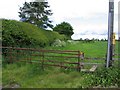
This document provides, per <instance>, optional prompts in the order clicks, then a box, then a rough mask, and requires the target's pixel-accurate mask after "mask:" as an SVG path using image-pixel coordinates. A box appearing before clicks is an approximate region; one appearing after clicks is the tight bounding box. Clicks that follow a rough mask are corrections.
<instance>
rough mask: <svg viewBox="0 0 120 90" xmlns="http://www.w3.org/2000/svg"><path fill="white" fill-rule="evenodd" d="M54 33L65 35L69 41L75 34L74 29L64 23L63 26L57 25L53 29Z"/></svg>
mask: <svg viewBox="0 0 120 90" xmlns="http://www.w3.org/2000/svg"><path fill="white" fill-rule="evenodd" d="M53 31H56V32H58V33H59V34H64V35H66V36H67V37H68V39H71V35H72V34H73V27H72V26H71V25H70V24H69V23H67V22H62V23H61V24H58V25H56V26H55V27H54V28H53Z"/></svg>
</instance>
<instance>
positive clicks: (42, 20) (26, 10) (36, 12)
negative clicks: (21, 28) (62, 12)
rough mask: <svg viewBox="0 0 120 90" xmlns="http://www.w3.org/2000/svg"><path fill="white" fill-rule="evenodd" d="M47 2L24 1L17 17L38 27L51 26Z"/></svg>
mask: <svg viewBox="0 0 120 90" xmlns="http://www.w3.org/2000/svg"><path fill="white" fill-rule="evenodd" d="M49 7H50V6H48V2H29V3H28V2H25V3H24V4H23V7H20V12H18V13H19V17H20V18H21V21H23V22H29V23H31V24H34V25H35V26H37V27H40V28H47V27H50V28H53V25H52V24H51V23H52V21H51V20H49V18H48V16H51V15H52V13H51V10H48V9H47V8H49Z"/></svg>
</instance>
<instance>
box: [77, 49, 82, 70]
mask: <svg viewBox="0 0 120 90" xmlns="http://www.w3.org/2000/svg"><path fill="white" fill-rule="evenodd" d="M80 68H81V67H80V51H78V71H79V72H80Z"/></svg>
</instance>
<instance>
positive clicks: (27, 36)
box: [2, 19, 65, 47]
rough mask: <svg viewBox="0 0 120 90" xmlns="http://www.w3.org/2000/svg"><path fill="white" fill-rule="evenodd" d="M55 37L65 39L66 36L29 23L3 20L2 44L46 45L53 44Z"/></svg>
mask: <svg viewBox="0 0 120 90" xmlns="http://www.w3.org/2000/svg"><path fill="white" fill-rule="evenodd" d="M55 39H61V40H63V39H65V36H64V35H60V34H58V33H57V32H54V31H50V30H43V29H40V28H38V27H36V26H34V25H32V24H29V23H25V22H19V21H15V20H6V19H3V20H2V46H12V47H44V46H47V45H51V44H52V43H53V42H54V40H55Z"/></svg>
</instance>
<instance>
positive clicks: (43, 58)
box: [42, 51, 44, 70]
mask: <svg viewBox="0 0 120 90" xmlns="http://www.w3.org/2000/svg"><path fill="white" fill-rule="evenodd" d="M42 69H43V70H44V51H43V52H42Z"/></svg>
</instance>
